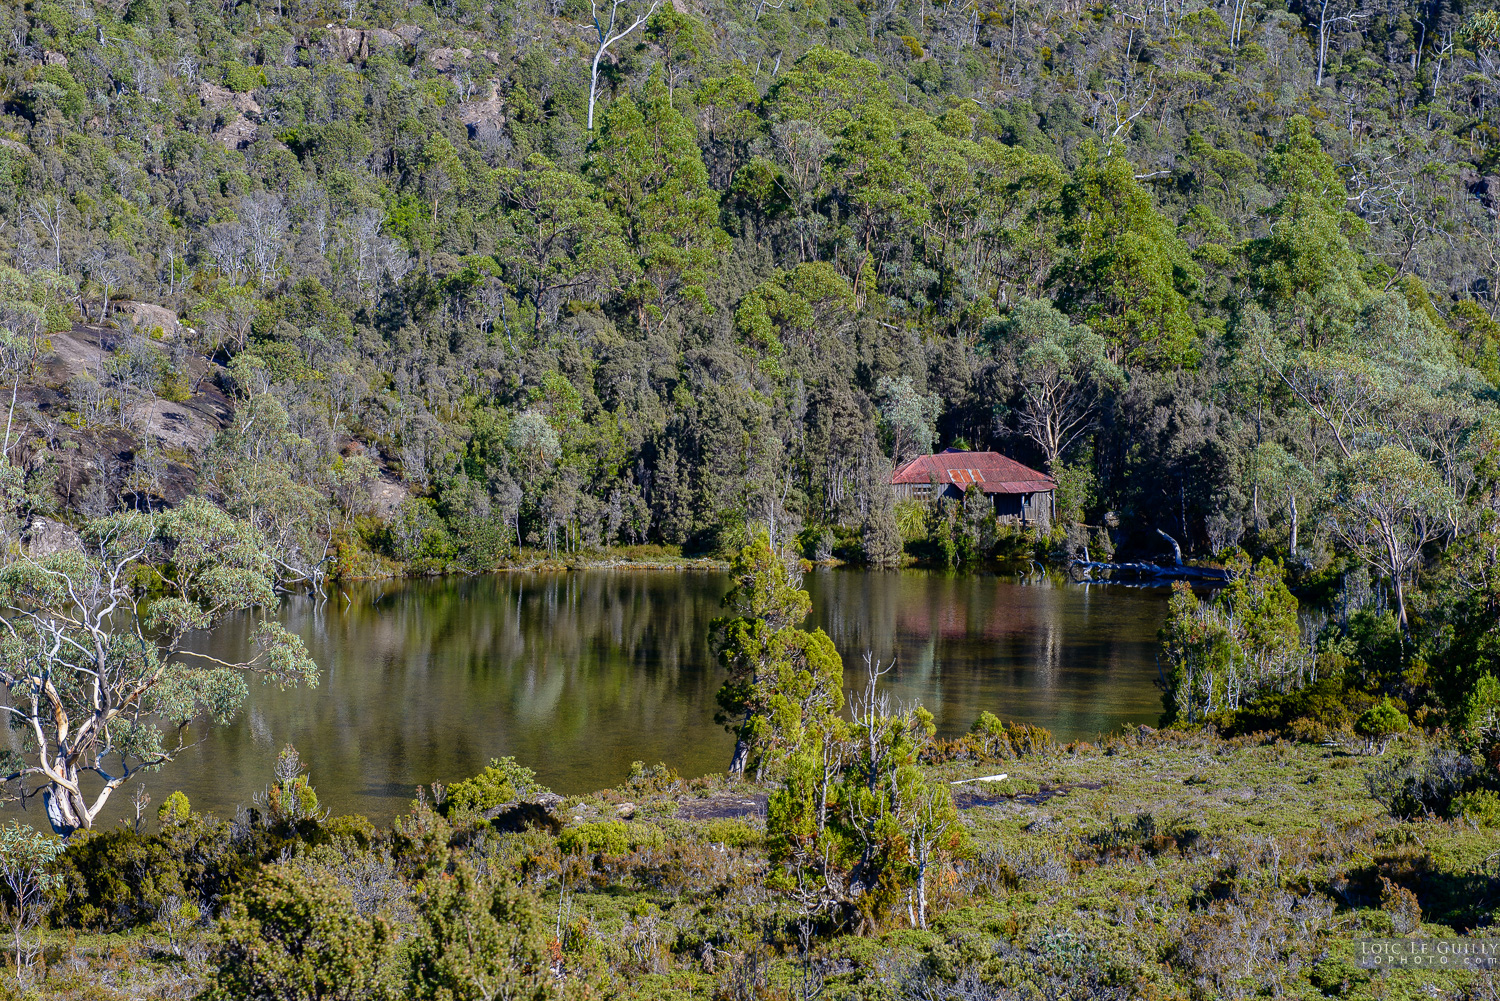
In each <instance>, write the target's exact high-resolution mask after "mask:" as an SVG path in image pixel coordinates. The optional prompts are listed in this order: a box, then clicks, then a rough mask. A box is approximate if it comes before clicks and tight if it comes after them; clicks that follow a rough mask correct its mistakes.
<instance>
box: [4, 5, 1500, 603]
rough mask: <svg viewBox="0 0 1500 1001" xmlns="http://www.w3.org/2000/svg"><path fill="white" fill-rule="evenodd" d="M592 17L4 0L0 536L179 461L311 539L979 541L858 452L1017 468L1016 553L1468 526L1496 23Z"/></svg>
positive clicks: (1409, 562) (1491, 187)
mask: <svg viewBox="0 0 1500 1001" xmlns="http://www.w3.org/2000/svg"><path fill="white" fill-rule="evenodd" d="M615 8H617V9H615ZM615 8H612V9H601V10H600V11H598V12H597V13H598V20H597V21H596V22H595V21H591V17H592V13H591V10H590V9H589V8H588V7H586V6H585V5H583V4H581V3H580V2H579V0H549V2H541V0H536V2H521V3H508V4H490V5H482V4H478V3H472V2H457V0H455V2H453V3H443V4H439V5H437V6H435V7H432V8H429V7H427V6H424V5H420V4H419V5H414V6H412V5H407V4H390V5H384V6H382V5H379V4H370V3H367V2H363V0H361V2H354V0H350V2H346V3H343V4H340V5H336V6H335V7H327V8H326V9H325V7H324V6H319V5H318V4H315V3H311V2H306V0H298V2H289V0H277V2H275V3H269V2H268V3H260V4H256V3H240V4H231V3H211V4H199V3H181V2H157V0H132V2H130V3H125V4H109V3H104V4H97V5H92V6H90V5H73V4H68V3H34V4H27V5H9V6H8V7H7V8H6V10H5V11H4V12H3V15H0V16H3V17H4V18H5V19H6V23H5V39H6V41H5V45H6V55H5V61H4V80H3V84H0V87H3V94H4V102H5V103H4V115H3V120H0V126H3V129H0V130H3V132H4V138H3V141H0V163H3V167H4V169H3V170H0V217H3V219H4V220H5V227H4V229H3V231H0V245H3V253H4V254H5V257H6V259H7V270H6V272H5V273H4V284H5V290H4V299H5V306H4V309H5V327H6V329H7V330H9V331H10V334H11V339H10V340H9V341H7V346H6V352H5V355H6V366H7V371H8V372H9V373H11V378H12V379H13V380H14V379H15V378H16V377H17V376H19V377H20V381H21V382H22V383H25V384H26V391H25V392H22V393H20V394H19V396H18V397H17V398H16V401H15V406H14V407H13V408H11V409H12V413H11V414H10V420H8V424H9V425H11V431H10V437H11V438H12V439H15V440H13V441H7V443H6V454H7V457H8V459H9V463H10V466H9V468H10V473H9V477H10V479H9V481H8V482H10V484H11V486H10V488H9V489H10V491H11V495H12V502H13V506H14V508H15V512H16V514H17V516H18V518H19V520H13V522H12V529H13V530H19V529H20V527H22V526H23V525H24V524H26V523H27V522H28V521H29V520H30V518H31V517H32V516H34V515H38V514H41V515H49V516H53V517H56V516H58V515H61V516H62V518H63V520H65V521H66V520H70V519H71V520H74V521H76V520H77V519H78V518H80V517H86V516H97V515H100V514H103V513H107V512H109V511H113V510H118V509H121V508H127V507H129V508H135V509H145V508H149V507H153V506H155V507H159V506H161V505H162V504H172V503H176V502H178V501H179V500H181V498H182V497H184V496H186V495H188V494H203V495H206V496H208V497H211V498H212V499H214V500H215V501H216V502H217V503H219V504H221V505H222V506H224V507H225V508H226V509H227V510H229V511H230V512H231V513H233V514H235V515H236V516H238V517H245V518H250V519H252V520H253V521H254V522H255V523H256V524H257V526H258V527H260V528H261V529H262V530H264V531H265V532H266V534H267V535H268V536H269V537H270V538H271V539H273V540H274V541H275V543H276V545H277V547H278V553H277V558H278V560H280V561H281V562H282V563H284V564H285V565H286V567H287V569H288V572H289V573H292V574H294V575H295V574H301V575H303V576H311V575H315V574H320V573H325V572H327V571H328V570H329V569H330V568H332V570H333V572H336V573H344V574H348V575H353V574H360V573H374V572H382V571H389V570H390V569H392V567H393V565H394V564H392V563H391V562H389V561H395V564H400V565H405V566H407V567H409V568H416V569H441V568H452V567H463V568H470V569H480V568H489V567H493V566H495V565H497V564H499V563H502V562H504V561H505V560H507V559H508V558H512V557H513V556H514V551H515V549H516V548H518V547H519V546H525V547H528V548H533V549H545V550H547V551H548V552H549V553H550V554H553V555H554V556H556V555H566V554H569V553H576V552H586V551H589V550H593V549H598V548H600V547H608V546H612V545H623V544H637V543H658V544H664V545H667V546H681V547H685V550H686V551H687V552H689V553H692V552H702V553H718V554H722V555H728V554H731V553H733V552H735V551H736V550H737V549H738V548H739V547H740V546H741V545H743V544H744V542H745V541H746V540H747V539H748V537H749V535H750V534H751V526H754V525H763V526H769V527H770V528H771V529H772V531H773V534H774V535H775V536H776V537H778V538H792V537H794V536H797V537H799V540H800V542H801V543H802V544H803V545H804V546H806V547H807V550H808V555H810V556H811V555H823V554H829V553H836V554H838V555H840V556H842V557H844V558H846V559H852V560H867V561H869V562H873V563H877V564H879V563H890V562H895V561H898V560H899V559H900V557H901V551H902V547H903V544H905V545H906V546H907V548H908V551H910V552H914V553H917V554H919V555H920V554H922V553H927V554H928V555H932V556H934V558H937V559H945V560H947V561H948V562H950V563H951V562H964V561H972V560H975V559H983V558H984V556H985V555H986V554H987V553H989V552H991V551H993V550H995V548H996V546H997V545H1000V544H1001V543H1003V541H1004V540H997V539H996V538H995V537H994V532H993V530H992V529H990V528H987V527H985V526H982V525H975V524H971V523H970V522H971V521H973V519H968V520H966V519H964V518H963V517H962V513H963V512H962V511H959V510H956V509H955V510H950V511H948V512H946V513H939V512H933V511H928V510H925V509H918V508H914V507H913V508H912V509H909V510H908V509H906V507H903V509H902V510H893V506H892V505H891V503H890V502H889V500H888V498H887V491H886V490H885V489H884V483H885V481H886V479H887V477H888V475H889V472H890V469H891V465H892V462H893V461H900V460H902V459H904V458H907V457H909V456H910V455H912V454H917V453H921V452H924V451H927V450H929V449H936V448H942V447H948V446H953V445H959V446H968V447H971V448H980V449H984V448H993V449H996V450H999V451H1002V452H1004V453H1006V454H1008V455H1011V456H1013V457H1015V458H1018V459H1020V460H1021V461H1023V462H1028V463H1030V464H1032V465H1034V466H1036V467H1038V468H1045V469H1047V470H1049V471H1050V472H1051V473H1052V474H1053V475H1055V476H1056V477H1057V478H1058V480H1059V482H1060V489H1059V494H1060V496H1059V507H1060V514H1061V516H1062V517H1061V526H1062V527H1060V528H1059V529H1058V530H1057V535H1056V537H1055V538H1052V539H1050V540H1047V541H1048V546H1047V547H1046V549H1047V551H1048V552H1050V553H1052V554H1053V555H1062V556H1066V555H1068V554H1069V553H1070V552H1072V553H1076V552H1079V551H1081V550H1082V548H1083V547H1084V546H1091V547H1092V554H1093V555H1095V556H1098V555H1099V554H1100V553H1101V552H1103V553H1105V554H1108V553H1110V552H1112V551H1114V550H1115V549H1116V548H1117V547H1125V548H1126V549H1127V551H1128V550H1131V549H1134V550H1135V551H1137V552H1140V551H1146V552H1147V554H1148V555H1155V554H1159V553H1160V551H1161V547H1162V545H1163V543H1162V541H1161V539H1160V537H1159V536H1158V535H1157V534H1156V530H1158V529H1160V530H1163V531H1166V532H1167V533H1169V534H1170V535H1172V536H1173V538H1174V539H1177V540H1179V541H1180V542H1181V545H1182V546H1183V547H1184V549H1186V550H1187V551H1188V552H1189V554H1192V553H1198V554H1201V555H1205V556H1212V555H1214V554H1216V553H1218V552H1219V551H1221V550H1224V549H1226V548H1227V547H1230V546H1233V545H1235V544H1236V543H1242V544H1244V545H1245V546H1246V547H1247V548H1248V549H1250V550H1251V551H1252V552H1255V553H1278V554H1280V555H1281V556H1282V557H1283V558H1285V559H1286V560H1288V562H1289V563H1290V564H1292V565H1294V567H1295V568H1297V569H1298V570H1299V571H1300V572H1303V573H1307V574H1319V573H1322V572H1325V571H1329V570H1330V568H1332V572H1333V573H1334V574H1336V573H1338V572H1341V570H1342V565H1341V564H1340V561H1341V560H1343V559H1345V558H1347V557H1349V556H1350V555H1351V554H1353V555H1356V556H1357V555H1358V554H1360V553H1362V552H1365V551H1366V550H1367V549H1370V548H1372V547H1373V548H1378V540H1374V539H1373V538H1371V539H1367V538H1365V533H1364V532H1363V531H1362V529H1361V528H1360V527H1358V526H1352V525H1345V524H1343V523H1342V522H1341V521H1340V520H1339V519H1338V518H1337V517H1332V516H1331V515H1332V514H1333V513H1336V512H1337V511H1339V510H1347V509H1348V508H1349V505H1350V504H1351V503H1353V504H1355V505H1356V506H1358V505H1361V504H1365V503H1366V502H1367V501H1368V502H1369V503H1376V502H1375V501H1373V500H1369V498H1370V496H1371V494H1370V491H1372V490H1373V491H1377V492H1378V491H1379V490H1380V489H1382V488H1384V487H1388V486H1393V485H1399V489H1400V490H1401V491H1403V492H1405V493H1408V494H1409V495H1410V496H1411V498H1412V500H1411V505H1412V512H1410V513H1411V514H1412V519H1409V520H1412V521H1413V523H1416V522H1420V528H1419V529H1416V530H1415V531H1416V533H1417V536H1419V537H1418V538H1415V539H1413V540H1412V542H1413V546H1414V547H1415V548H1416V549H1422V547H1424V546H1430V545H1431V544H1432V543H1434V542H1443V543H1451V542H1453V541H1454V540H1456V539H1459V538H1463V537H1466V536H1468V535H1469V534H1470V533H1471V532H1472V530H1474V529H1475V528H1476V527H1478V526H1479V524H1480V521H1481V520H1482V519H1480V518H1479V517H1478V516H1477V514H1476V512H1477V511H1478V509H1480V508H1483V507H1485V506H1486V504H1488V497H1489V480H1488V479H1487V475H1486V474H1487V470H1488V469H1489V468H1490V466H1489V463H1490V460H1491V459H1492V458H1493V455H1494V451H1493V449H1494V442H1495V437H1496V433H1497V425H1496V417H1495V408H1494V403H1493V395H1492V394H1493V392H1494V384H1495V382H1496V381H1497V380H1500V356H1497V343H1500V340H1497V338H1500V328H1497V326H1496V324H1495V322H1494V320H1493V318H1492V314H1493V313H1495V312H1496V311H1497V310H1500V263H1497V261H1500V250H1497V248H1500V228H1497V223H1496V221H1495V220H1496V208H1497V207H1496V206H1495V205H1494V198H1495V197H1500V195H1497V194H1496V193H1495V192H1496V185H1497V184H1500V181H1497V180H1496V179H1495V174H1496V173H1500V172H1497V171H1496V167H1495V165H1494V164H1493V162H1492V160H1493V153H1492V147H1493V143H1492V133H1493V129H1494V128H1495V114H1494V104H1495V95H1494V90H1495V88H1494V87H1493V86H1492V71H1493V69H1494V65H1495V58H1496V52H1497V47H1500V23H1497V22H1496V21H1495V20H1494V18H1493V16H1492V15H1488V14H1484V13H1482V12H1475V11H1468V10H1466V9H1465V8H1463V7H1462V6H1459V5H1448V4H1440V5H1433V6H1402V5H1399V4H1397V5H1394V6H1388V7H1385V8H1381V9H1380V10H1375V9H1373V8H1369V9H1366V8H1362V7H1360V8H1356V7H1355V6H1353V5H1351V4H1348V3H1343V0H1334V2H1332V3H1330V4H1325V5H1322V6H1316V5H1308V6H1306V7H1305V8H1304V7H1301V6H1297V5H1295V4H1294V5H1293V6H1292V7H1291V8H1289V9H1285V10H1283V9H1279V8H1275V7H1274V6H1266V5H1263V4H1251V3H1235V4H1232V5H1230V6H1226V7H1224V8H1223V9H1219V8H1215V7H1211V6H1202V5H1178V6H1177V7H1175V8H1173V7H1172V6H1171V5H1165V4H1163V5H1152V4H1147V5H1145V6H1142V7H1140V8H1138V9H1137V8H1136V7H1132V6H1130V5H1121V6H1108V7H1097V8H1089V9H1082V8H1074V7H1072V6H1069V5H1061V6H1058V5H1053V4H1050V3H1044V4H1039V5H1029V6H1027V7H1024V8H1023V7H1021V6H1020V5H1019V3H1018V2H1016V3H1011V4H1009V5H1006V4H1001V3H996V4H987V3H982V2H980V3H933V2H930V0H914V2H910V3H907V2H900V0H880V2H873V3H871V2H866V3H852V2H851V3H839V2H803V0H784V2H782V3H780V4H772V3H769V2H766V0H754V2H748V0H747V2H745V3H714V2H705V3H698V4H695V3H675V4H664V5H658V6H657V7H655V8H650V7H649V6H641V5H640V4H635V5H631V4H617V5H615ZM1346 8H1348V9H1346ZM647 14H649V17H646V15H647ZM642 17H645V20H644V22H640V18H642ZM611 25H613V28H611V27H610V26H611ZM632 26H634V27H633V30H630V31H629V33H628V34H625V33H624V32H626V30H627V29H632ZM617 35H619V36H621V37H619V38H617V39H615V36H617ZM610 39H615V40H613V41H610ZM601 40H603V41H610V44H608V45H607V46H602V45H601ZM153 307H162V308H160V309H157V308H153ZM231 415H232V416H231ZM924 545H925V546H926V548H925V549H924V548H923V546H924ZM1413 546H1407V547H1405V548H1406V549H1412V548H1413ZM1425 551H1426V550H1424V552H1425ZM1429 555H1430V553H1429ZM325 557H330V559H329V560H327V561H326V562H325V561H324V558H325ZM1392 559H1394V560H1395V561H1396V562H1397V563H1400V564H1401V565H1400V566H1399V567H1394V568H1391V572H1389V573H1385V574H1384V575H1382V573H1381V572H1380V571H1381V566H1380V565H1378V564H1377V565H1376V567H1375V576H1376V577H1377V578H1380V579H1382V580H1385V581H1386V582H1387V584H1388V585H1389V586H1395V584H1396V583H1397V582H1406V581H1408V580H1410V579H1411V577H1412V575H1413V574H1415V573H1417V572H1418V571H1419V570H1420V569H1421V568H1420V567H1418V566H1417V565H1416V564H1417V563H1420V562H1422V561H1419V560H1415V559H1414V558H1413V557H1412V554H1411V553H1410V552H1406V551H1403V552H1401V553H1398V554H1396V555H1395V556H1394V557H1393V558H1392ZM1385 562H1390V560H1386V561H1385ZM1393 576H1394V579H1392V578H1393Z"/></svg>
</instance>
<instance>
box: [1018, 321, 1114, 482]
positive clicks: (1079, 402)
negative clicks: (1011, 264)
mask: <svg viewBox="0 0 1500 1001" xmlns="http://www.w3.org/2000/svg"><path fill="white" fill-rule="evenodd" d="M997 326H998V334H999V339H1000V344H999V345H998V347H999V348H1000V350H1001V351H1003V352H1004V354H1005V355H1006V356H1007V357H1006V362H1007V364H1006V365H1005V368H1004V375H1005V377H1006V381H1007V382H1009V383H1011V384H1012V385H1014V386H1016V387H1017V388H1016V397H1017V399H1016V408H1015V412H1016V424H1017V428H1018V430H1020V432H1021V433H1022V434H1024V435H1025V436H1026V437H1028V438H1030V439H1031V440H1032V441H1033V442H1034V443H1035V444H1036V446H1037V448H1039V449H1040V450H1041V452H1042V456H1043V458H1044V459H1045V460H1046V463H1047V468H1048V469H1049V470H1051V469H1055V468H1056V467H1057V464H1058V462H1059V460H1060V459H1061V458H1062V456H1063V454H1064V453H1065V452H1067V451H1068V449H1069V448H1071V447H1072V446H1073V445H1074V444H1075V443H1076V442H1078V441H1079V439H1080V438H1082V437H1083V436H1084V435H1086V434H1087V433H1088V432H1089V430H1090V428H1092V427H1093V425H1094V420H1095V416H1096V415H1097V413H1098V408H1099V404H1100V401H1101V398H1102V397H1103V395H1104V393H1105V392H1106V391H1108V390H1109V389H1110V388H1111V387H1114V386H1118V385H1120V384H1121V383H1122V382H1123V381H1124V374H1123V372H1122V371H1121V370H1120V367H1119V366H1118V365H1116V364H1115V363H1114V362H1113V361H1111V360H1110V358H1109V345H1108V344H1107V343H1106V341H1105V340H1104V338H1103V337H1101V336H1099V335H1098V334H1096V333H1094V332H1093V331H1092V330H1090V329H1089V328H1088V327H1087V326H1084V325H1082V324H1074V323H1070V322H1069V321H1068V318H1067V317H1066V316H1064V315H1063V314H1062V313H1059V312H1058V311H1057V310H1056V309H1054V308H1053V307H1052V306H1051V305H1050V304H1049V303H1046V302H1041V301H1038V300H1036V299H1024V298H1023V299H1021V300H1020V301H1018V302H1017V303H1016V304H1015V305H1014V306H1012V307H1011V311H1010V313H1009V314H1008V315H1007V316H1006V317H1005V319H1004V320H1003V321H1001V322H1000V323H999V324H998V325H997ZM992 329H993V328H992Z"/></svg>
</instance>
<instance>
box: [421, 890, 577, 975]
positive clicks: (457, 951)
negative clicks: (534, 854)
mask: <svg viewBox="0 0 1500 1001" xmlns="http://www.w3.org/2000/svg"><path fill="white" fill-rule="evenodd" d="M545 943H546V923H545V922H544V921H543V920H542V919H541V918H540V917H539V916H538V914H537V912H536V909H535V907H534V906H533V904H532V902H531V901H530V900H529V899H528V898H527V897H525V896H524V895H523V894H521V893H520V892H519V891H518V890H516V889H515V888H513V887H493V888H486V887H484V886H482V885H481V884H480V882H479V880H478V879H477V877H476V876H475V874H474V871H473V870H472V869H470V868H469V867H468V866H466V865H464V866H459V867H458V869H457V871H456V872H454V874H453V875H452V876H451V877H450V876H443V877H442V878H439V879H436V880H433V881H431V882H429V883H428V884H427V887H426V894H425V897H424V899H422V901H421V906H419V907H418V908H417V931H416V936H415V938H414V940H413V941H412V944H411V947H410V952H409V954H408V955H409V961H410V966H409V968H408V970H407V978H406V979H407V994H406V996H407V997H410V998H417V999H424V1001H425V999H428V998H431V999H434V1001H438V999H441V1001H488V999H490V998H499V997H504V998H513V999H517V1001H520V999H532V1001H541V999H544V998H549V997H553V996H555V995H556V994H557V990H556V986H557V981H556V980H555V978H554V977H553V976H552V970H551V967H550V964H549V963H548V957H547V954H546V951H545Z"/></svg>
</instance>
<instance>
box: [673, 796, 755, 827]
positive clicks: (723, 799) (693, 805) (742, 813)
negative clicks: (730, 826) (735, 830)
mask: <svg viewBox="0 0 1500 1001" xmlns="http://www.w3.org/2000/svg"><path fill="white" fill-rule="evenodd" d="M768 799H769V797H768V796H767V795H766V794H765V793H753V794H751V795H749V796H730V795H724V794H720V795H715V796H709V797H707V798H705V799H694V800H686V801H683V802H680V803H678V804H677V819H678V820H738V819H740V818H742V817H764V816H765V815H766V802H767V800H768Z"/></svg>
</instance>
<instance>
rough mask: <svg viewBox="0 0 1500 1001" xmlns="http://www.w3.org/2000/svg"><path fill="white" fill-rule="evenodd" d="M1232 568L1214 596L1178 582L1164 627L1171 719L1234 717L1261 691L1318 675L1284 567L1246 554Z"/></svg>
mask: <svg viewBox="0 0 1500 1001" xmlns="http://www.w3.org/2000/svg"><path fill="white" fill-rule="evenodd" d="M1230 569H1231V570H1232V571H1233V572H1234V577H1233V579H1232V580H1231V581H1230V583H1229V584H1228V586H1226V587H1225V588H1224V589H1223V590H1222V591H1221V592H1220V593H1219V594H1218V595H1216V596H1215V597H1214V598H1213V599H1212V600H1211V601H1208V602H1204V601H1200V600H1199V598H1198V596H1197V595H1195V594H1194V593H1193V590H1192V588H1191V587H1190V586H1188V585H1187V584H1182V583H1178V584H1174V585H1172V598H1171V601H1170V603H1169V605H1168V615H1167V622H1166V624H1165V625H1163V626H1162V628H1161V642H1162V656H1163V659H1164V661H1165V662H1166V663H1165V665H1164V666H1165V674H1166V687H1165V688H1164V690H1163V695H1162V704H1163V707H1164V708H1165V712H1164V714H1163V717H1162V720H1163V725H1167V724H1173V723H1178V724H1184V725H1193V724H1198V723H1203V722H1206V721H1209V720H1213V719H1215V717H1216V715H1217V714H1227V715H1228V716H1231V717H1232V715H1233V714H1234V713H1235V712H1237V711H1238V710H1239V709H1240V708H1241V707H1242V706H1244V705H1248V704H1250V703H1251V702H1252V701H1253V700H1255V699H1256V698H1257V697H1258V696H1263V695H1267V694H1271V693H1275V692H1283V693H1284V692H1287V691H1290V690H1293V689H1296V688H1300V687H1302V686H1303V685H1304V684H1306V683H1307V682H1309V681H1311V680H1313V679H1312V678H1311V677H1310V676H1309V675H1310V674H1311V669H1312V666H1313V665H1312V658H1311V656H1310V654H1309V652H1308V651H1307V650H1306V649H1305V648H1304V647H1303V644H1302V638H1301V631H1300V629H1299V627H1298V623H1297V607H1298V606H1297V599H1296V598H1295V597H1293V596H1292V593H1291V591H1290V590H1289V589H1288V588H1287V586H1286V583H1285V571H1284V569H1283V568H1282V567H1281V566H1279V565H1278V564H1276V563H1273V562H1272V561H1270V560H1262V561H1261V562H1260V563H1258V564H1252V563H1251V562H1250V560H1249V558H1247V557H1245V556H1244V555H1243V554H1241V555H1239V556H1237V557H1236V558H1235V559H1233V560H1231V561H1230ZM1217 721H1218V722H1225V719H1224V717H1223V716H1222V715H1220V716H1218V719H1217Z"/></svg>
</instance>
